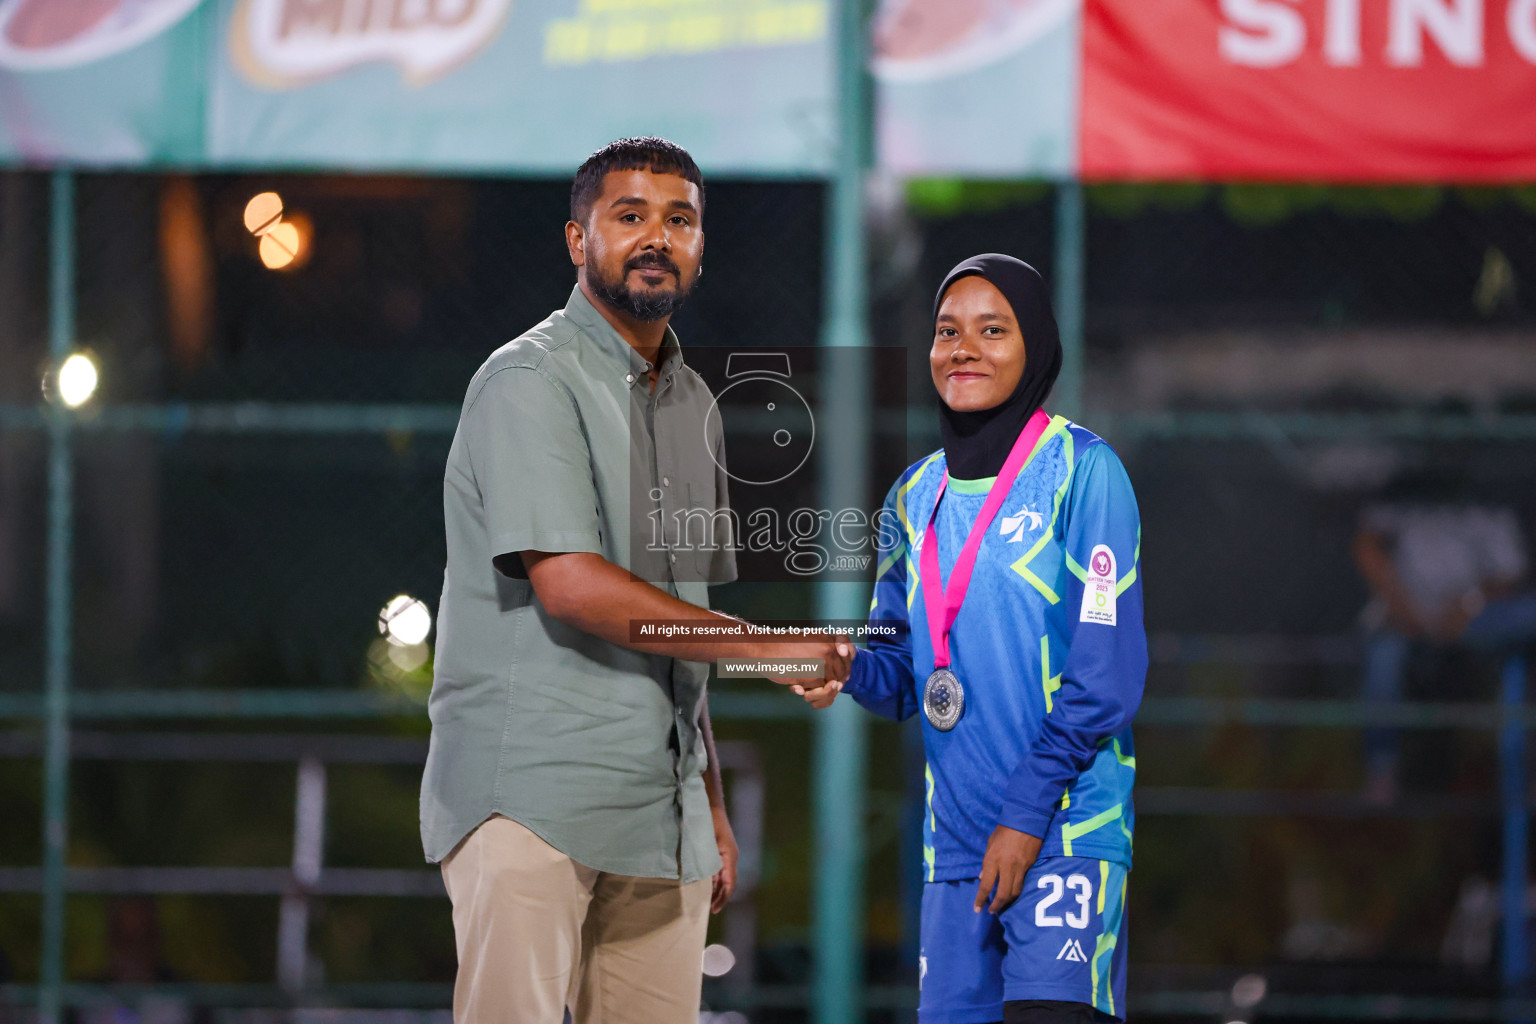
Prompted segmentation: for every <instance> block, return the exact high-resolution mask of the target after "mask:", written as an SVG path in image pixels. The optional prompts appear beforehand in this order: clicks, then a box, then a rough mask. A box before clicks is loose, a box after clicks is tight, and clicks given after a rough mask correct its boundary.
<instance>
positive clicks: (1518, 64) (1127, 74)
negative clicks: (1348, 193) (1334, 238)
mask: <svg viewBox="0 0 1536 1024" xmlns="http://www.w3.org/2000/svg"><path fill="white" fill-rule="evenodd" d="M1081 131H1082V160H1081V169H1082V173H1083V175H1084V176H1085V177H1087V178H1089V179H1149V178H1150V179H1202V180H1210V179H1216V180H1231V179H1273V180H1281V179H1289V180H1296V179H1303V180H1305V179H1324V180H1334V181H1453V182H1454V181H1465V182H1478V181H1509V180H1527V181H1528V180H1531V179H1533V178H1536V0H1177V2H1174V0H1158V2H1156V3H1148V2H1146V0H1087V3H1086V7H1085V12H1084V25H1083V100H1082V125H1081Z"/></svg>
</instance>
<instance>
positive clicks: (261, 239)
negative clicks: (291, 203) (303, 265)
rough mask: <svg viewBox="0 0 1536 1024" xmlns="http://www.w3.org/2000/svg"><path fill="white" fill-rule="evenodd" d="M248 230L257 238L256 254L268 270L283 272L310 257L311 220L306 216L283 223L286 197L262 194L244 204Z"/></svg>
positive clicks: (297, 216) (273, 193)
mask: <svg viewBox="0 0 1536 1024" xmlns="http://www.w3.org/2000/svg"><path fill="white" fill-rule="evenodd" d="M245 230H247V231H249V232H250V233H251V234H253V235H255V236H256V238H257V240H258V241H257V252H258V253H259V254H260V256H261V262H262V265H263V266H265V267H266V268H267V269H268V270H282V269H283V268H285V267H289V266H292V265H294V263H295V261H300V262H302V261H301V257H303V256H305V255H307V253H305V251H304V250H305V249H306V248H307V247H308V242H309V235H310V233H311V232H310V230H309V220H308V218H306V217H305V216H304V215H303V214H294V215H292V216H291V217H290V218H289V219H288V220H284V219H283V197H282V196H280V195H278V194H277V193H276V192H261V193H258V194H257V195H254V196H252V197H251V200H250V202H248V203H246V204H245Z"/></svg>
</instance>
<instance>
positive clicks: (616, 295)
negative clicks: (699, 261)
mask: <svg viewBox="0 0 1536 1024" xmlns="http://www.w3.org/2000/svg"><path fill="white" fill-rule="evenodd" d="M639 269H656V270H666V271H669V272H671V274H672V276H673V277H675V278H676V279H677V287H676V288H673V289H671V290H663V289H660V288H657V289H646V290H645V291H641V292H635V291H631V290H630V288H629V272H630V271H631V270H639ZM697 279H698V275H697V274H695V275H694V280H697ZM587 284H588V285H589V286H590V287H591V289H592V293H593V294H594V295H596V296H597V297H598V298H600V299H602V300H603V301H604V302H606V303H607V304H608V305H610V306H612V307H613V308H614V309H617V310H621V311H622V312H625V313H628V314H629V315H630V316H632V317H634V318H635V319H636V320H643V321H647V322H650V321H656V320H665V319H666V318H667V317H669V316H671V315H672V314H673V313H676V312H677V311H678V309H680V308H681V307H682V305H683V302H684V300H686V299H687V298H688V293H689V292H691V291H693V281H689V282H687V283H686V284H684V283H683V273H682V271H681V270H679V269H678V266H677V264H676V263H673V262H672V260H671V258H670V257H668V256H665V255H663V254H662V253H659V252H645V253H641V254H640V255H639V256H636V257H634V258H633V259H631V260H628V261H626V262H625V264H624V266H623V268H622V269H621V270H620V271H619V276H618V277H617V278H616V279H611V280H610V279H609V278H605V277H604V276H603V275H602V272H601V271H600V270H598V269H597V267H595V266H588V267H587Z"/></svg>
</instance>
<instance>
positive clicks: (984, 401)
mask: <svg viewBox="0 0 1536 1024" xmlns="http://www.w3.org/2000/svg"><path fill="white" fill-rule="evenodd" d="M928 367H929V369H930V370H931V371H932V373H933V386H934V387H935V388H937V389H938V391H939V397H940V398H941V399H943V401H944V404H945V405H947V406H949V407H950V408H951V409H953V410H955V411H956V412H980V411H981V410H983V409H991V408H993V407H994V406H998V405H1001V404H1002V403H1003V401H1004V400H1006V399H1007V398H1008V396H1009V395H1011V394H1013V390H1014V388H1016V387H1018V385H1019V380H1020V379H1021V378H1022V377H1023V376H1024V335H1023V333H1022V332H1021V331H1020V330H1019V321H1018V318H1017V317H1015V316H1014V314H1013V307H1012V306H1011V305H1009V304H1008V300H1007V299H1006V298H1004V297H1003V293H1002V292H1000V291H998V290H997V288H996V286H994V285H993V284H992V283H991V282H990V281H988V280H987V279H986V278H984V277H980V276H978V275H975V274H972V275H970V276H968V277H962V278H960V280H958V281H956V282H955V283H954V284H952V285H950V286H949V290H948V291H946V292H945V293H944V301H943V302H942V303H940V305H939V315H938V318H937V320H936V321H935V323H934V329H933V348H932V349H931V350H930V351H929V353H928Z"/></svg>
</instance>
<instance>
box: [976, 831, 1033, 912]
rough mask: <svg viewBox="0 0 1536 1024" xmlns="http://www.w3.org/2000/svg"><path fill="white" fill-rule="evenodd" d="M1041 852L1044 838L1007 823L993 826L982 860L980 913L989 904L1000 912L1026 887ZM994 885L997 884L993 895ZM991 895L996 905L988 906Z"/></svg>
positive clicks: (978, 893) (978, 901)
mask: <svg viewBox="0 0 1536 1024" xmlns="http://www.w3.org/2000/svg"><path fill="white" fill-rule="evenodd" d="M1038 856H1040V840H1039V839H1037V838H1035V837H1034V836H1032V835H1029V834H1028V833H1025V832H1020V831H1018V830H1017V829H1011V828H1007V827H1005V826H1003V825H999V826H997V828H995V829H993V830H992V838H991V839H988V840H987V853H986V856H984V857H983V858H982V860H981V884H980V885H978V886H977V887H976V913H978V914H979V913H981V911H982V909H983V908H984V907H985V908H986V909H987V910H989V911H991V912H992V913H994V914H1000V913H1002V912H1003V911H1004V910H1005V909H1007V907H1008V905H1009V904H1011V903H1012V902H1013V901H1014V900H1016V899H1018V898H1019V893H1021V892H1023V891H1024V876H1025V875H1026V874H1028V872H1029V869H1030V868H1031V867H1032V866H1033V865H1034V863H1035V858H1036V857H1038ZM993 886H996V887H997V893H996V895H993V892H992V889H993ZM988 897H990V898H991V900H992V905H991V906H990V907H988V906H987V899H988Z"/></svg>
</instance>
